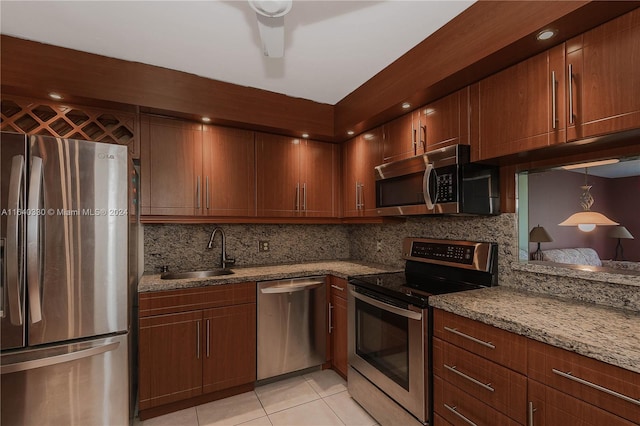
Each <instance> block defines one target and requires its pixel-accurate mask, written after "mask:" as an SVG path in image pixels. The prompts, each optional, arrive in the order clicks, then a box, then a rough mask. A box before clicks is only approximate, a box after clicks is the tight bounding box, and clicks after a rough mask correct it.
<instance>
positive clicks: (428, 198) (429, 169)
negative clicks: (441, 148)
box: [422, 163, 435, 210]
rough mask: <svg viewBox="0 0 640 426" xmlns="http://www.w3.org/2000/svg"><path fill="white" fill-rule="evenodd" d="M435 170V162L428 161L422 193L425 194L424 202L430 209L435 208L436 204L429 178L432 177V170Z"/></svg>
mask: <svg viewBox="0 0 640 426" xmlns="http://www.w3.org/2000/svg"><path fill="white" fill-rule="evenodd" d="M432 171H433V164H431V163H428V164H427V168H426V170H425V171H424V177H423V178H422V195H423V196H424V202H425V203H426V204H427V208H428V209H429V210H433V208H434V207H435V205H434V204H433V202H432V201H431V194H430V193H429V186H430V185H429V180H430V179H431V172H432Z"/></svg>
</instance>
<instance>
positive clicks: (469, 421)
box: [444, 404, 478, 426]
mask: <svg viewBox="0 0 640 426" xmlns="http://www.w3.org/2000/svg"><path fill="white" fill-rule="evenodd" d="M444 408H446V409H447V410H449V411H451V412H452V413H453V414H455V415H456V416H458V417H460V418H461V419H462V420H464V421H465V422H467V423H469V424H470V425H472V426H478V425H477V424H475V423H474V422H472V421H471V420H469V419H468V418H466V417H465V416H463V415H462V414H461V413H460V412H459V411H458V407H456V406H453V407H451V406H450V405H447V404H444Z"/></svg>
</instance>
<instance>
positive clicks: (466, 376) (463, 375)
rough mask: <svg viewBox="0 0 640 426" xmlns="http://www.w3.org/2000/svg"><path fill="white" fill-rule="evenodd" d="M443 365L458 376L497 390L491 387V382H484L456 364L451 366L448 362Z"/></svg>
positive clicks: (487, 388) (489, 389) (492, 390)
mask: <svg viewBox="0 0 640 426" xmlns="http://www.w3.org/2000/svg"><path fill="white" fill-rule="evenodd" d="M442 365H443V366H444V368H446V369H447V370H449V371H451V372H453V373H456V374H457V375H458V376H460V377H463V378H465V379H467V380H469V381H470V382H472V383H475V384H476V385H478V386H481V387H483V388H484V389H486V390H488V391H491V392H495V389H494V388H492V387H491V383H486V384H485V383H482V382H481V381H480V380H477V379H474V378H473V377H471V376H468V375H466V374H464V373H463V372H462V371H460V370H458V369H457V368H456V366H455V365H454V366H453V367H451V366H449V365H447V364H442Z"/></svg>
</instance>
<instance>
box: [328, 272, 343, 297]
mask: <svg viewBox="0 0 640 426" xmlns="http://www.w3.org/2000/svg"><path fill="white" fill-rule="evenodd" d="M329 278H330V279H329V285H330V286H331V295H332V296H338V297H342V298H343V299H346V298H347V284H348V282H347V280H345V279H344V278H338V277H334V276H333V275H331V276H330V277H329Z"/></svg>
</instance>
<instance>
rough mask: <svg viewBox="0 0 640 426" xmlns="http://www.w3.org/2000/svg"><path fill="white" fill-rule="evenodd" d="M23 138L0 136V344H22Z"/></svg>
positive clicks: (25, 158) (25, 150) (23, 307)
mask: <svg viewBox="0 0 640 426" xmlns="http://www.w3.org/2000/svg"><path fill="white" fill-rule="evenodd" d="M26 161H27V138H26V136H25V135H19V134H16V133H4V132H3V133H2V134H1V135H0V286H1V288H0V324H1V327H2V329H1V331H0V336H1V338H0V342H1V346H2V349H3V350H4V349H11V348H19V347H22V346H24V345H25V340H24V339H25V289H24V223H25V222H24V219H25V216H24V215H23V213H24V211H23V210H24V204H25V195H24V188H25V180H26Z"/></svg>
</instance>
